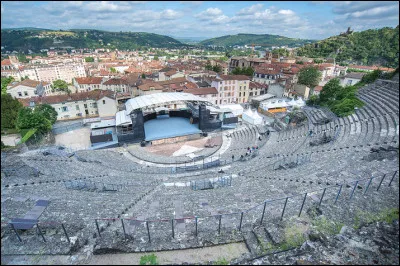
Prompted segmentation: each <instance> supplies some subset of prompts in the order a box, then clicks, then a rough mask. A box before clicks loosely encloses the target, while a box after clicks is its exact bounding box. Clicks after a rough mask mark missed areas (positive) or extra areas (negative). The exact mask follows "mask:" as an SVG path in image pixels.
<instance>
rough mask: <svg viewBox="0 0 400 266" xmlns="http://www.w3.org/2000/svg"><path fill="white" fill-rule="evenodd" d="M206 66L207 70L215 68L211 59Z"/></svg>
mask: <svg viewBox="0 0 400 266" xmlns="http://www.w3.org/2000/svg"><path fill="white" fill-rule="evenodd" d="M205 68H206V70H212V69H213V66H212V65H211V63H210V61H209V60H207V64H206V66H205Z"/></svg>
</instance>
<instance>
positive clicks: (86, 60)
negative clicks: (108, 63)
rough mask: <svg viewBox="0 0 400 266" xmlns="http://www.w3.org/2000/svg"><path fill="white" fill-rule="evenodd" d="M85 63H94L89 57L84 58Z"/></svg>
mask: <svg viewBox="0 0 400 266" xmlns="http://www.w3.org/2000/svg"><path fill="white" fill-rule="evenodd" d="M85 62H87V63H91V62H94V58H93V57H91V56H88V57H85Z"/></svg>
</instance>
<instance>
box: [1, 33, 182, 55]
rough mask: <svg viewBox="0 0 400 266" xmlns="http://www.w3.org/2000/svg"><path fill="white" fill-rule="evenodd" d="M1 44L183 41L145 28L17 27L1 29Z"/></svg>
mask: <svg viewBox="0 0 400 266" xmlns="http://www.w3.org/2000/svg"><path fill="white" fill-rule="evenodd" d="M1 46H3V47H5V49H6V50H8V51H14V50H15V51H18V52H22V51H23V52H25V53H27V52H28V50H32V51H33V52H38V51H40V50H41V49H49V47H74V48H116V49H119V50H128V49H130V50H133V49H138V48H139V47H156V48H179V47H185V46H187V45H186V44H183V43H182V42H180V41H178V40H175V39H174V38H171V37H169V36H164V35H159V34H154V33H147V32H122V31H120V32H111V31H102V30H90V29H72V30H47V29H39V28H29V27H28V28H17V29H2V30H1Z"/></svg>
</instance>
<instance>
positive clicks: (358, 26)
mask: <svg viewBox="0 0 400 266" xmlns="http://www.w3.org/2000/svg"><path fill="white" fill-rule="evenodd" d="M398 24H399V2H398V1H342V2H333V1H332V2H329V1H304V2H290V1H288V2H284V1H279V2H274V1H232V2H229V1H175V2H174V1H165V2H162V1H160V2H158V1H156V2H152V1H65V2H59V1H32V2H28V1H26V2H25V1H1V28H2V29H3V28H18V27H37V28H45V29H63V30H67V29H98V30H107V31H132V32H151V33H157V34H162V35H168V36H174V37H219V36H223V35H233V34H238V33H252V34H273V35H281V36H285V37H291V38H301V39H313V40H320V39H324V38H327V37H329V36H333V35H337V34H339V33H341V32H344V31H346V30H347V27H349V26H350V27H351V28H352V29H354V30H355V31H362V30H367V29H376V28H382V27H396V26H397V25H398Z"/></svg>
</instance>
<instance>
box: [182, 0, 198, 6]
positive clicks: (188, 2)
mask: <svg viewBox="0 0 400 266" xmlns="http://www.w3.org/2000/svg"><path fill="white" fill-rule="evenodd" d="M179 3H181V4H183V5H194V6H199V5H201V4H203V1H179Z"/></svg>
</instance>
